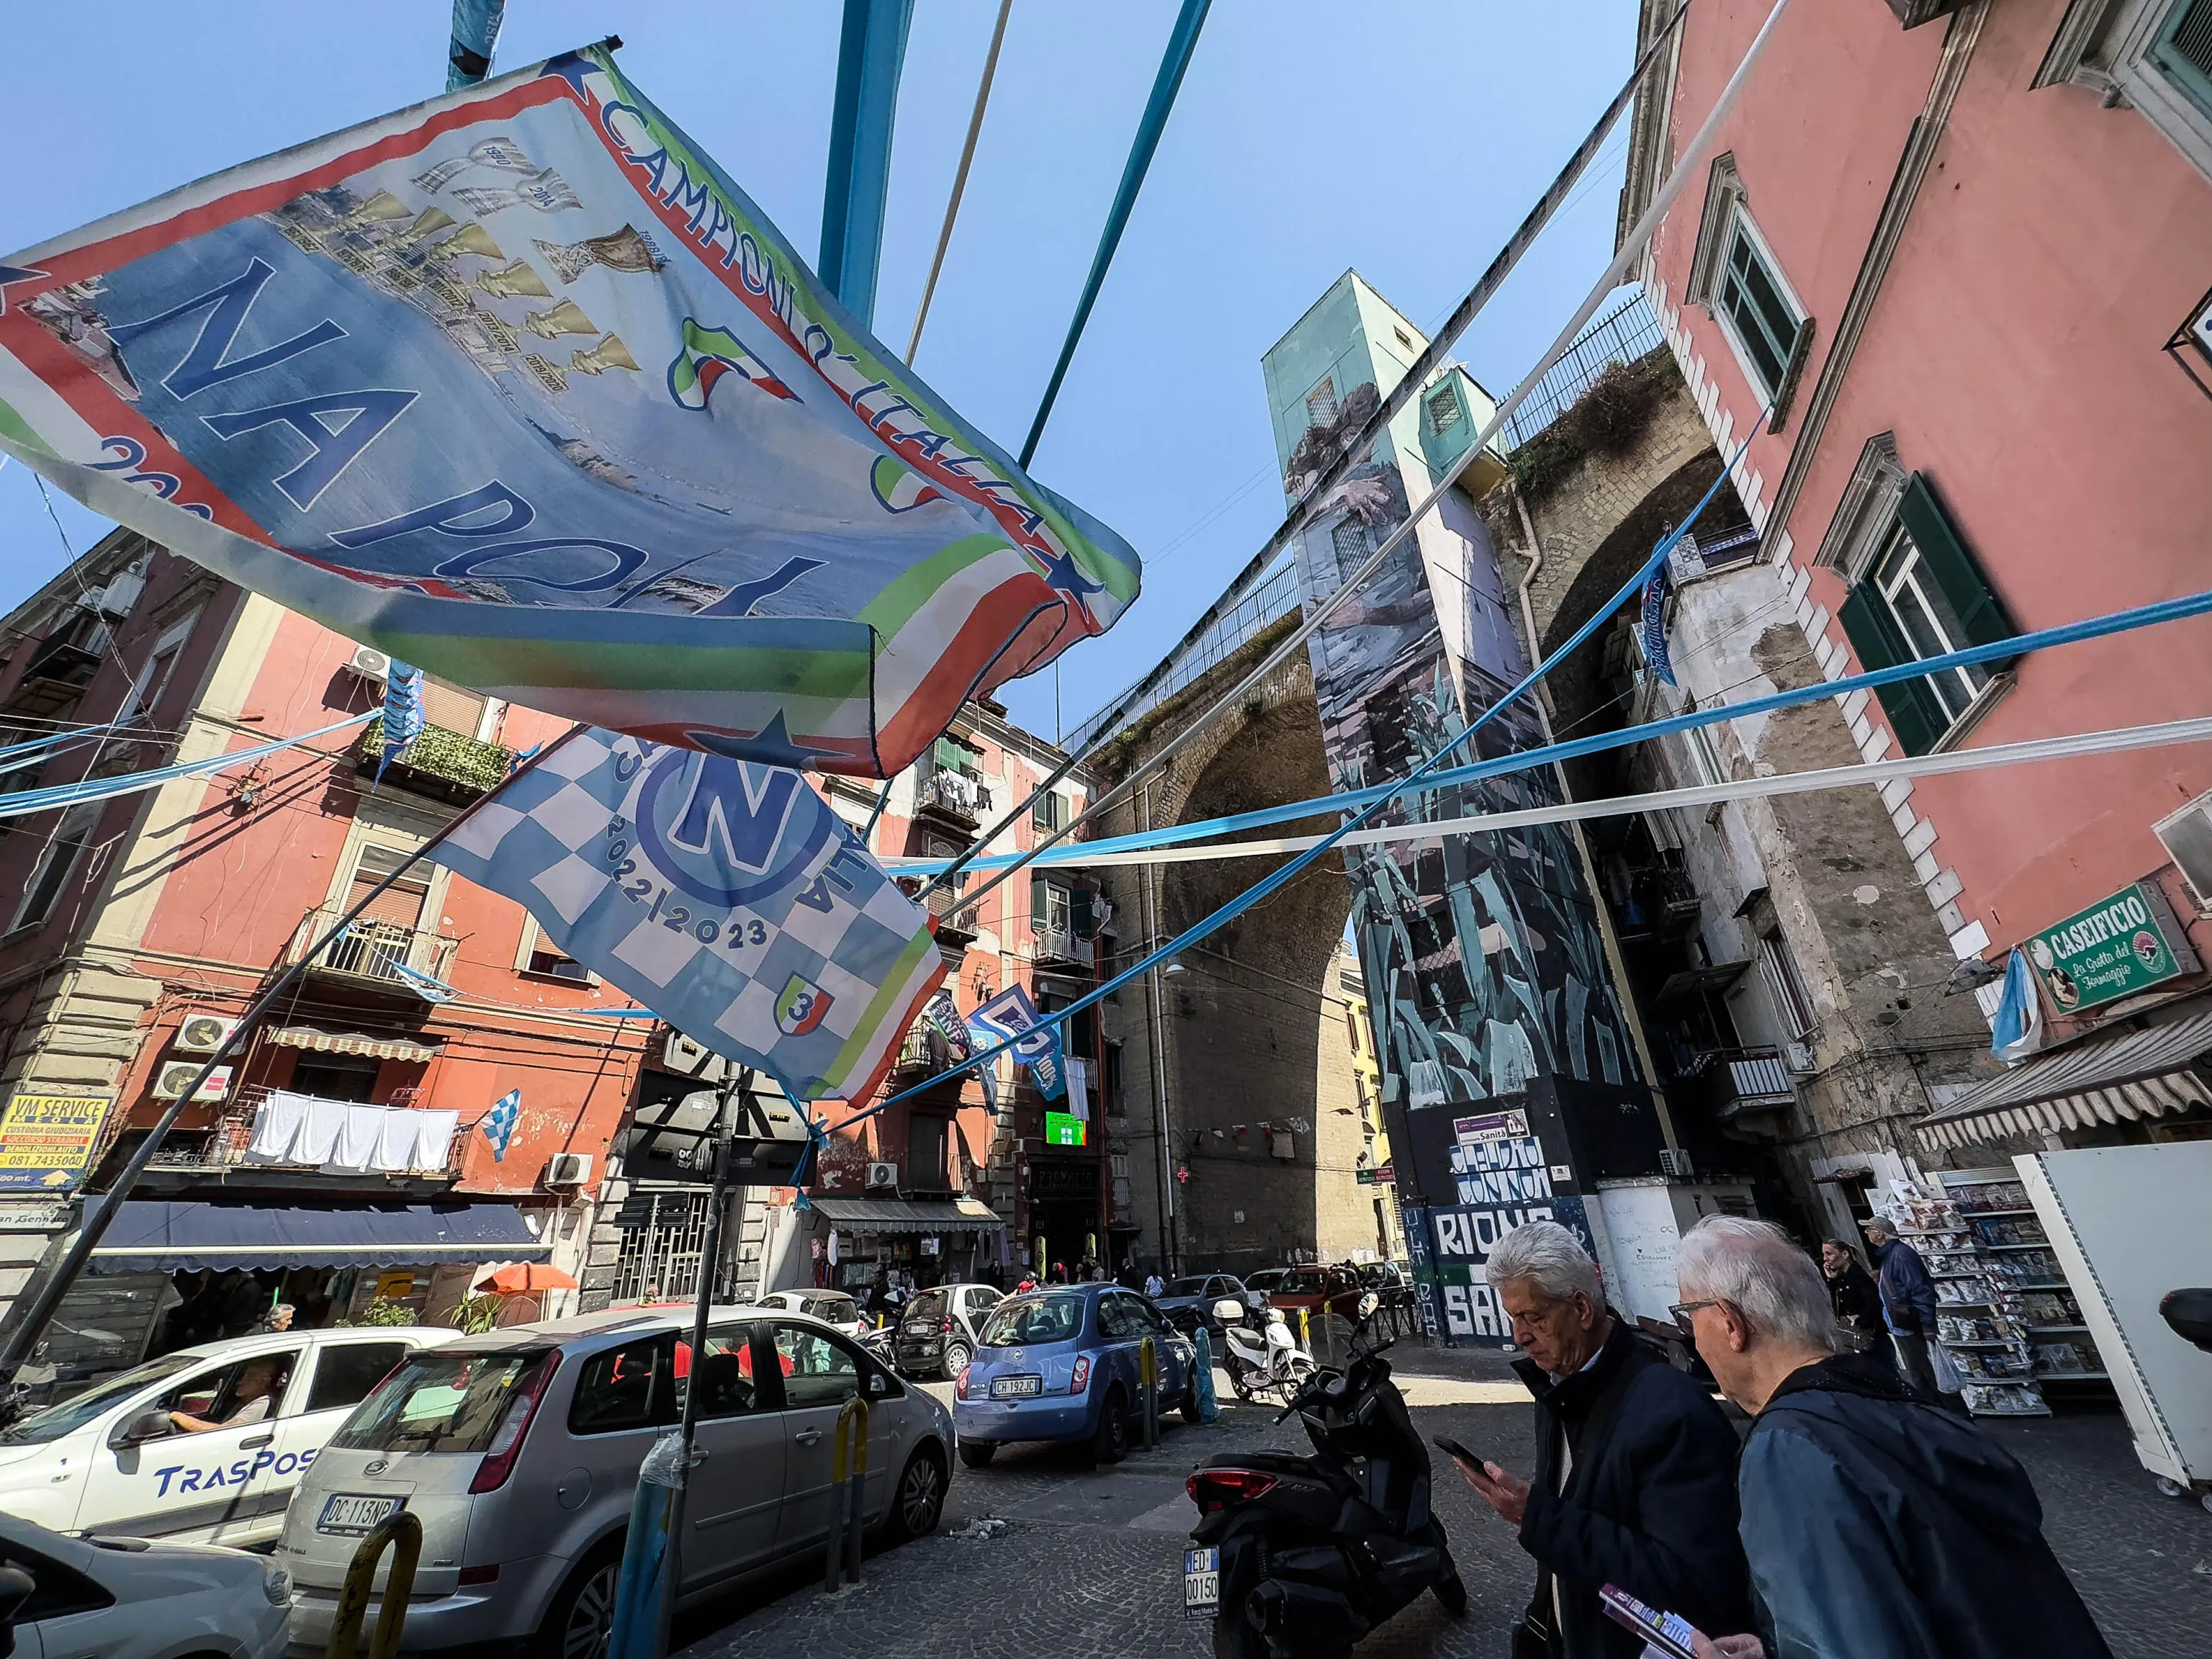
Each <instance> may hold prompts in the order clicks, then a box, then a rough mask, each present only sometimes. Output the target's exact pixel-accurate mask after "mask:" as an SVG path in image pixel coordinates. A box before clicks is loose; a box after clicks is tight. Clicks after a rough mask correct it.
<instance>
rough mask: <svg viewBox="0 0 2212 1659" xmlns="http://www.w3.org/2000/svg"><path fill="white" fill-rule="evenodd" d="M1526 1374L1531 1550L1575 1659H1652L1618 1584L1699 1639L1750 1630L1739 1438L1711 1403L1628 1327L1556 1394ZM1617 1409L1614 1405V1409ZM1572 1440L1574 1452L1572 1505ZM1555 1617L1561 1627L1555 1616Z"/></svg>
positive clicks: (1532, 1369) (1526, 1537) (1538, 1373)
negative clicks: (1562, 1463)
mask: <svg viewBox="0 0 2212 1659" xmlns="http://www.w3.org/2000/svg"><path fill="white" fill-rule="evenodd" d="M1513 1369H1514V1370H1516V1371H1517V1372H1518V1373H1519V1374H1520V1376H1521V1380H1522V1382H1523V1383H1527V1384H1528V1392H1529V1393H1531V1394H1533V1395H1535V1397H1536V1473H1535V1476H1534V1480H1533V1482H1532V1483H1531V1489H1530V1491H1529V1493H1528V1509H1527V1510H1526V1512H1525V1513H1524V1514H1523V1515H1522V1521H1521V1547H1522V1548H1523V1549H1525V1550H1527V1551H1528V1553H1529V1554H1531V1555H1533V1556H1534V1557H1535V1558H1536V1559H1537V1561H1538V1562H1539V1563H1540V1564H1541V1565H1543V1566H1545V1567H1547V1568H1549V1569H1550V1570H1551V1571H1552V1572H1553V1574H1555V1575H1556V1576H1557V1577H1558V1578H1559V1607H1560V1611H1561V1615H1562V1617H1561V1629H1560V1635H1561V1637H1562V1638H1563V1639H1564V1641H1565V1649H1566V1653H1567V1655H1568V1659H1598V1656H1605V1659H1613V1656H1618V1659H1637V1656H1638V1655H1639V1654H1641V1653H1642V1651H1643V1650H1644V1644H1643V1641H1642V1640H1641V1639H1640V1638H1637V1637H1635V1636H1632V1635H1631V1634H1630V1633H1629V1632H1627V1631H1626V1630H1624V1629H1622V1628H1621V1627H1620V1626H1619V1625H1616V1624H1614V1623H1613V1621H1612V1620H1610V1619H1608V1618H1607V1617H1606V1616H1605V1613H1604V1612H1603V1611H1602V1610H1601V1608H1600V1607H1599V1605H1598V1591H1599V1589H1601V1587H1603V1586H1604V1585H1607V1584H1618V1585H1619V1586H1620V1588H1621V1589H1625V1590H1626V1591H1628V1592H1629V1593H1630V1594H1631V1595H1635V1596H1638V1597H1640V1598H1641V1599H1642V1600H1644V1601H1648V1602H1650V1604H1651V1605H1652V1606H1653V1607H1659V1608H1662V1609H1663V1610H1665V1611H1667V1612H1669V1613H1680V1614H1681V1615H1682V1617H1683V1618H1685V1619H1686V1620H1689V1621H1690V1622H1691V1623H1692V1624H1693V1625H1695V1626H1698V1627H1699V1629H1700V1630H1705V1631H1712V1632H1728V1631H1736V1630H1742V1629H1746V1628H1747V1626H1746V1625H1745V1623H1744V1622H1743V1621H1744V1620H1746V1619H1747V1617H1748V1616H1749V1613H1750V1605H1749V1593H1748V1582H1747V1572H1746V1568H1745V1565H1744V1559H1743V1553H1742V1551H1741V1549H1740V1548H1739V1547H1737V1540H1736V1497H1735V1455H1736V1437H1735V1430H1734V1429H1732V1428H1731V1427H1729V1420H1728V1419H1727V1418H1726V1417H1725V1416H1723V1414H1722V1413H1721V1408H1720V1407H1718V1406H1717V1405H1715V1404H1714V1403H1713V1401H1712V1397H1711V1395H1708V1394H1706V1393H1705V1391H1704V1390H1703V1389H1700V1388H1699V1387H1698V1386H1697V1384H1696V1383H1692V1382H1691V1381H1690V1379H1689V1378H1688V1377H1686V1376H1683V1375H1682V1373H1681V1372H1680V1371H1678V1370H1675V1369H1674V1367H1673V1366H1671V1365H1669V1364H1667V1362H1666V1361H1665V1360H1663V1359H1662V1358H1660V1357H1659V1356H1658V1355H1657V1354H1656V1352H1653V1351H1652V1350H1651V1348H1650V1347H1649V1346H1646V1345H1645V1344H1644V1341H1643V1340H1641V1339H1640V1338H1638V1336H1637V1334H1636V1332H1635V1328H1633V1327H1632V1326H1631V1325H1629V1324H1628V1323H1626V1322H1625V1321H1623V1320H1622V1319H1621V1318H1620V1316H1619V1315H1618V1314H1616V1315H1614V1316H1613V1333H1612V1334H1611V1335H1609V1336H1607V1338H1606V1342H1605V1346H1604V1348H1603V1349H1602V1350H1601V1351H1600V1353H1599V1357H1598V1361H1597V1363H1596V1364H1595V1365H1593V1366H1592V1367H1590V1368H1589V1370H1584V1371H1578V1372H1577V1373H1576V1374H1575V1375H1574V1376H1569V1377H1565V1378H1563V1379H1562V1380H1561V1381H1560V1382H1559V1383H1553V1382H1552V1380H1551V1379H1550V1378H1549V1377H1548V1376H1546V1375H1545V1374H1544V1372H1543V1371H1542V1370H1540V1369H1538V1367H1537V1366H1536V1364H1534V1362H1533V1361H1530V1360H1526V1359H1523V1360H1521V1361H1518V1362H1517V1363H1516V1364H1515V1365H1514V1368H1513ZM1607 1395H1613V1396H1616V1398H1615V1401H1614V1403H1613V1405H1612V1406H1610V1407H1602V1408H1601V1401H1602V1400H1603V1399H1604V1398H1605V1397H1606V1396H1607ZM1593 1414H1595V1417H1596V1419H1597V1420H1596V1421H1595V1424H1594V1423H1593ZM1592 1427H1595V1433H1587V1432H1585V1431H1586V1430H1588V1429H1590V1428H1592ZM1563 1431H1564V1435H1565V1439H1566V1440H1567V1441H1568V1442H1570V1443H1571V1444H1572V1447H1573V1450H1574V1458H1573V1462H1572V1464H1571V1468H1570V1470H1569V1474H1568V1483H1567V1488H1566V1490H1565V1492H1564V1493H1562V1492H1558V1491H1557V1488H1558V1486H1559V1456H1560V1451H1561V1440H1562V1433H1563ZM1543 1611H1544V1613H1545V1615H1546V1617H1547V1618H1549V1617H1550V1608H1549V1607H1548V1605H1547V1607H1545V1608H1544V1610H1543Z"/></svg>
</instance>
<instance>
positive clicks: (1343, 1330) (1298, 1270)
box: [1267, 1263, 1365, 1365]
mask: <svg viewBox="0 0 2212 1659" xmlns="http://www.w3.org/2000/svg"><path fill="white" fill-rule="evenodd" d="M1359 1275H1360V1269H1358V1267H1352V1265H1350V1264H1349V1263H1346V1264H1345V1265H1343V1266H1340V1267H1293V1268H1291V1270H1290V1272H1289V1273H1286V1274H1285V1276H1284V1278H1283V1279H1282V1281H1281V1283H1279V1284H1278V1285H1276V1286H1275V1287H1274V1288H1273V1290H1271V1291H1268V1292H1267V1300H1268V1301H1269V1302H1270V1303H1272V1304H1273V1305H1274V1306H1276V1307H1278V1308H1279V1309H1281V1310H1282V1311H1283V1316H1284V1317H1285V1319H1287V1320H1288V1321H1289V1322H1290V1327H1291V1330H1292V1331H1294V1332H1296V1333H1297V1336H1298V1340H1299V1342H1300V1344H1301V1345H1302V1346H1304V1348H1305V1350H1306V1351H1307V1352H1309V1353H1310V1354H1311V1355H1312V1356H1313V1357H1314V1358H1316V1359H1317V1360H1319V1361H1320V1362H1321V1363H1322V1364H1324V1365H1340V1364H1343V1363H1344V1360H1345V1357H1346V1352H1347V1351H1348V1349H1349V1348H1350V1346H1351V1342H1352V1332H1353V1330H1354V1328H1357V1326H1358V1323H1359V1312H1358V1309H1359V1298H1360V1296H1361V1294H1362V1292H1363V1291H1364V1289H1365V1287H1364V1285H1361V1283H1360V1280H1359Z"/></svg>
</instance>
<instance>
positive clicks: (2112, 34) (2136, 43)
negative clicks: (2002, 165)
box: [2031, 0, 2212, 175]
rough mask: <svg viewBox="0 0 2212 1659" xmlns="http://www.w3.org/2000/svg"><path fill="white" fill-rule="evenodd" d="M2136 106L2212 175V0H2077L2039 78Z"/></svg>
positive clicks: (2039, 82)
mask: <svg viewBox="0 0 2212 1659" xmlns="http://www.w3.org/2000/svg"><path fill="white" fill-rule="evenodd" d="M2063 82H2073V83H2074V84H2075V85H2076V86H2080V87H2083V88H2087V89H2088V90H2089V91H2090V92H2091V93H2093V94H2096V95H2097V96H2099V97H2100V98H2101V99H2102V100H2104V103H2105V105H2106V107H2107V108H2124V107H2128V106H2133V107H2134V108H2136V109H2138V110H2140V111H2142V114H2143V117H2144V118H2145V119H2147V120H2148V121H2149V123H2150V124H2151V125H2153V126H2154V127H2156V128H2157V129H2158V130H2159V131H2160V132H2161V133H2163V134H2165V136H2166V139H2167V141H2168V142H2169V143H2172V145H2173V147H2174V148H2175V149H2179V151H2180V152H2181V153H2182V154H2183V155H2185V156H2186V157H2187V158H2188V159H2189V160H2190V161H2191V163H2193V164H2194V165H2195V166H2196V167H2197V169H2198V170H2199V171H2200V172H2203V173H2206V174H2208V175H2212V0H2072V3H2071V4H2069V6H2067V7H2066V8H2065V9H2064V11H2063V13H2062V14H2061V15H2060V19H2059V23H2058V28H2057V33H2056V34H2055V35H2054V36H2053V37H2052V39H2051V46H2050V49H2049V50H2048V51H2047V52H2045V54H2044V58H2043V63H2042V65H2041V67H2040V68H2039V69H2038V70H2036V73H2035V78H2034V80H2033V82H2031V84H2032V85H2033V86H2037V87H2049V86H2056V85H2058V84H2061V83H2063Z"/></svg>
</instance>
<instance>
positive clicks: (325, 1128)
mask: <svg viewBox="0 0 2212 1659" xmlns="http://www.w3.org/2000/svg"><path fill="white" fill-rule="evenodd" d="M294 1098H295V1099H297V1100H301V1101H303V1102H305V1103H306V1105H307V1113H306V1115H305V1117H304V1119H303V1120H302V1121H301V1125H300V1133H299V1134H298V1136H297V1137H296V1138H295V1139H294V1140H293V1142H292V1157H291V1159H290V1162H292V1163H294V1164H327V1163H329V1162H330V1161H331V1153H333V1152H336V1151H337V1145H338V1132H339V1131H340V1130H342V1129H343V1128H344V1127H345V1121H346V1113H347V1112H348V1111H349V1110H351V1108H350V1107H349V1106H348V1105H347V1104H346V1103H345V1102H343V1100H317V1099H316V1098H315V1097H313V1095H298V1096H295V1097H294Z"/></svg>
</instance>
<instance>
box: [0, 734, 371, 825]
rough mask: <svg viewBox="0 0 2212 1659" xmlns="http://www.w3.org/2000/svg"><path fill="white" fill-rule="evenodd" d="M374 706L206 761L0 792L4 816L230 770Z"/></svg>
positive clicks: (313, 736) (107, 797)
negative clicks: (331, 722) (3, 793)
mask: <svg viewBox="0 0 2212 1659" xmlns="http://www.w3.org/2000/svg"><path fill="white" fill-rule="evenodd" d="M382 712H383V711H382V710H381V709H372V710H371V711H370V712H369V713H368V714H356V715H353V716H352V717H350V718H349V719H347V720H339V721H337V723H336V724H335V725H331V726H321V727H319V728H318V729H317V730H315V731H313V732H301V734H300V735H299V736H298V737H296V738H278V739H277V740H276V741H275V742H274V743H264V744H257V745H255V746H254V747H252V748H251V749H234V750H230V751H229V752H228V753H227V754H221V755H210V756H208V757H206V758H205V759H204V760H196V761H181V762H179V763H177V764H175V765H173V766H162V767H157V768H155V769H154V770H153V771H150V772H126V773H125V774H124V775H121V776H120V777H112V778H88V779H86V780H85V781H82V782H81V783H60V784H55V785H53V786H52V787H50V788H46V789H26V790H22V791H21V792H20V793H16V794H13V795H0V818H19V817H26V816H27V815H28V814H30V813H33V812H46V811H52V810H53V809H54V808H56V807H58V806H76V805H82V803H84V802H87V801H98V800H112V799H114V798H115V797H116V796H118V795H135V794H137V793H140V792H142V791H143V790H148V789H159V788H160V787H161V786H162V785H163V784H165V783H173V782H175V781H177V780H178V779H179V778H196V777H204V776H206V775H208V774H210V773H212V772H223V771H228V769H230V768H232V767H234V766H238V765H241V764H243V763H246V762H248V761H257V760H260V759H263V758H264V757H267V756H270V755H274V754H278V753H281V752H282V751H283V750H287V749H295V748H297V747H298V746H299V745H300V744H304V743H312V742H313V741H314V740H315V739H316V738H327V737H329V736H331V734H332V733H334V732H344V731H348V730H350V729H351V728H352V727H354V726H365V725H367V724H368V722H369V721H370V720H374V719H375V718H376V717H377V715H378V714H381V713H382Z"/></svg>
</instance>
